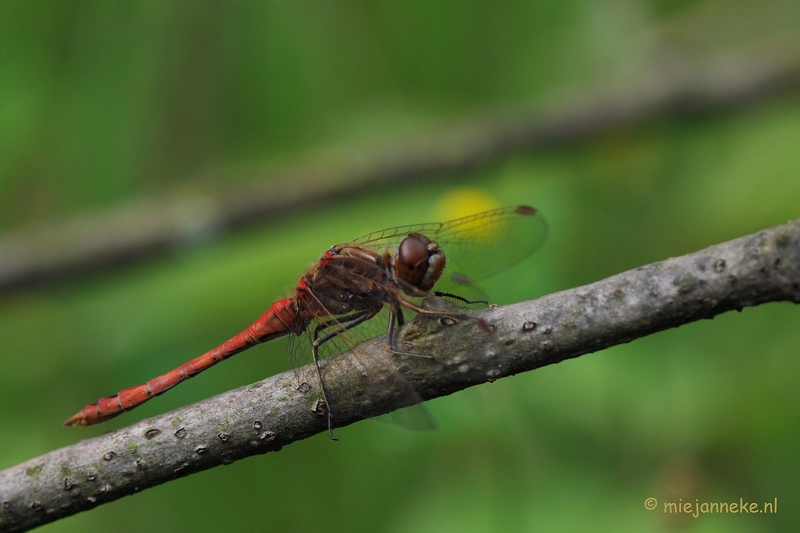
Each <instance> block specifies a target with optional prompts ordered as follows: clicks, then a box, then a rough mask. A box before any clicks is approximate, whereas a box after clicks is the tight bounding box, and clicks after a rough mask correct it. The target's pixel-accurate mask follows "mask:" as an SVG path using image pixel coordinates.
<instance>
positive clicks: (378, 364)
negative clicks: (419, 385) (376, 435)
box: [288, 306, 436, 430]
mask: <svg viewBox="0 0 800 533" xmlns="http://www.w3.org/2000/svg"><path fill="white" fill-rule="evenodd" d="M347 323H348V317H347V316H338V317H337V316H333V315H330V316H325V317H318V318H316V319H314V320H313V321H312V322H311V324H310V325H309V327H308V329H307V330H306V331H305V332H304V333H303V334H301V335H299V336H297V335H292V336H291V337H290V339H289V345H288V358H289V364H290V366H291V367H292V368H293V369H294V370H295V375H296V376H297V380H298V386H300V385H301V384H302V383H307V384H308V386H310V387H311V388H314V389H316V388H318V387H319V380H318V377H317V374H316V370H315V369H314V367H313V365H311V366H306V365H308V364H309V363H313V356H312V343H313V342H314V339H315V338H320V337H322V336H324V335H325V334H327V333H329V332H331V331H334V330H335V331H337V333H336V334H335V335H333V336H331V337H330V338H329V340H327V341H326V342H324V343H323V344H322V345H320V347H319V350H318V354H319V357H320V360H321V361H323V362H322V363H321V368H322V379H323V381H324V382H325V388H326V391H327V393H328V399H329V400H330V402H331V404H332V405H331V409H332V410H333V423H334V426H335V425H336V418H337V416H341V415H342V414H344V413H342V412H341V409H340V406H339V401H340V400H341V399H342V397H343V395H346V396H347V397H353V396H355V397H369V394H368V393H369V391H367V390H365V387H366V386H367V383H369V382H373V381H374V380H371V379H365V378H368V377H369V376H368V375H367V373H368V372H375V373H377V375H379V376H380V380H379V381H381V382H382V383H384V384H386V386H388V387H390V388H391V389H393V390H396V391H399V392H398V394H400V395H401V396H402V399H401V401H402V402H403V403H405V404H406V405H408V407H405V408H402V409H398V410H396V411H393V412H391V413H388V414H386V415H381V416H378V417H375V418H376V419H377V420H380V421H386V422H391V423H395V424H397V425H399V426H402V427H405V428H408V429H415V430H428V429H434V428H435V427H436V422H435V421H434V419H433V417H432V416H431V414H430V413H429V412H428V410H427V408H426V407H425V406H424V405H423V404H422V398H421V397H420V396H419V394H418V393H417V391H416V390H414V388H413V387H412V386H411V384H410V383H409V382H408V381H407V380H406V379H405V378H404V377H403V375H402V374H400V372H398V371H397V369H396V368H395V367H394V364H393V363H392V361H391V356H390V355H389V353H388V352H386V353H382V354H380V355H379V356H377V358H376V357H375V356H371V355H367V353H366V352H365V351H364V349H363V346H362V343H363V342H364V341H366V340H368V339H372V338H374V337H377V336H379V335H385V334H386V333H387V330H388V325H389V309H388V306H384V308H383V309H382V310H381V311H380V312H379V313H378V314H377V315H376V316H374V317H372V318H371V319H369V320H366V321H364V322H362V323H360V324H358V325H357V326H355V327H352V328H350V329H345V328H344V326H345V325H347ZM315 332H316V334H315ZM348 350H349V351H351V353H350V354H349V357H347V358H342V357H334V356H336V355H339V354H341V353H343V352H345V351H348ZM368 359H369V361H368ZM368 362H369V364H367V363H368ZM334 384H335V386H334ZM368 406H369V405H368V404H365V405H364V406H363V407H368ZM356 409H357V410H356V412H355V414H356V415H358V416H361V417H363V418H368V417H369V415H368V414H366V413H365V412H361V411H358V408H357V407H356Z"/></svg>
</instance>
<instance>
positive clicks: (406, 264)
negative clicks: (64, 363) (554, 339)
mask: <svg viewBox="0 0 800 533" xmlns="http://www.w3.org/2000/svg"><path fill="white" fill-rule="evenodd" d="M547 233H548V226H547V221H546V220H545V218H544V217H543V216H542V215H541V214H540V213H539V212H538V211H537V210H536V209H534V208H532V207H528V206H512V207H504V208H500V209H494V210H492V211H486V212H484V213H479V214H476V215H471V216H468V217H464V218H459V219H456V220H451V221H449V222H439V223H428V224H418V225H409V226H398V227H395V228H390V229H385V230H382V231H376V232H373V233H369V234H367V235H364V236H363V237H360V238H358V239H356V240H355V241H353V242H350V243H346V244H339V245H336V246H333V247H331V248H330V249H329V250H328V251H327V252H325V254H324V255H323V256H322V258H321V259H320V260H319V262H318V263H317V264H315V265H314V266H313V267H312V268H311V269H310V270H309V271H308V272H307V273H306V275H305V276H303V277H302V278H301V279H300V281H299V282H298V284H297V288H296V289H295V293H294V296H293V297H291V298H284V299H282V300H278V301H276V302H274V303H273V304H272V306H270V308H269V309H268V310H267V311H266V312H265V313H264V314H263V315H261V317H260V318H259V319H258V320H256V321H255V322H254V323H253V324H252V325H250V327H248V328H247V329H245V330H244V331H242V332H241V333H239V334H238V335H236V336H234V337H232V338H230V339H228V340H227V341H225V342H224V343H222V344H221V345H219V346H217V347H216V348H214V349H213V350H211V351H209V352H207V353H205V354H203V355H201V356H200V357H197V358H195V359H192V360H191V361H189V362H187V363H184V364H183V365H181V366H179V367H178V368H176V369H174V370H171V371H169V372H167V373H166V374H163V375H161V376H158V377H157V378H153V379H151V380H150V381H147V382H146V383H143V384H141V385H137V386H136V387H131V388H129V389H125V390H123V391H121V392H118V393H117V394H115V395H113V396H109V397H107V398H101V399H100V400H98V401H97V403H93V404H89V405H87V406H86V407H84V408H83V409H81V410H80V412H78V413H77V414H75V415H74V416H72V417H71V418H70V419H69V420H67V421H66V422H65V423H64V424H65V425H67V426H88V425H91V424H97V423H99V422H103V421H105V420H109V419H111V418H114V417H116V416H118V415H120V414H122V413H123V412H125V411H129V410H131V409H133V408H135V407H137V406H139V405H141V404H143V403H144V402H146V401H147V400H149V399H150V398H153V397H154V396H158V395H159V394H162V393H164V392H166V391H167V390H169V389H171V388H172V387H174V386H175V385H177V384H178V383H180V382H182V381H184V380H186V379H188V378H191V377H194V376H196V375H197V374H199V373H200V372H202V371H203V370H206V369H207V368H210V367H211V366H213V365H215V364H216V363H219V362H220V361H223V360H225V359H227V358H228V357H230V356H232V355H234V354H237V353H239V352H241V351H243V350H246V349H248V348H250V347H251V346H254V345H256V344H259V343H262V342H267V341H270V340H272V339H275V338H277V337H282V336H284V335H292V336H293V338H294V339H301V338H303V337H305V338H306V347H305V349H304V350H302V351H304V352H307V351H310V352H311V358H312V360H313V362H314V365H315V367H316V374H317V378H318V379H319V385H320V390H321V392H322V399H323V400H324V402H325V405H326V410H327V418H328V433H329V436H330V438H331V439H333V440H336V438H335V437H334V436H333V414H332V409H331V404H330V403H329V402H328V395H327V393H326V387H325V384H324V381H323V378H322V371H321V370H320V360H321V359H324V358H325V357H328V356H330V355H333V354H335V353H339V352H341V351H343V350H344V349H346V348H348V347H350V348H352V347H353V345H354V344H355V343H356V342H358V340H363V338H365V337H366V336H367V335H364V334H363V333H362V334H360V335H356V336H353V333H352V332H353V330H354V329H359V328H358V327H359V326H361V325H363V324H366V323H367V321H369V320H371V319H373V318H374V317H376V316H377V315H378V314H379V313H381V312H382V311H384V310H388V335H387V342H386V348H387V350H389V351H390V352H393V353H399V354H404V355H416V356H420V357H428V358H431V359H433V357H432V356H426V355H423V354H409V353H406V352H402V351H398V350H395V349H394V346H393V333H394V328H395V326H402V325H403V323H404V321H405V319H404V316H403V309H404V308H405V309H408V310H409V311H413V312H417V313H434V312H433V311H428V310H426V309H423V308H421V307H420V306H419V305H417V303H416V302H415V300H417V301H418V300H419V298H421V297H427V296H432V295H433V296H450V297H453V298H455V299H458V300H461V301H462V302H467V303H473V302H469V300H467V299H466V298H464V297H461V296H458V294H457V293H458V291H459V287H465V286H466V285H469V284H471V282H472V281H474V280H476V279H480V278H483V277H486V276H489V275H491V274H494V273H496V272H499V271H501V270H503V269H505V268H508V267H509V266H511V265H513V264H514V263H517V262H519V261H521V260H522V259H524V258H525V257H527V256H529V255H530V254H532V253H533V252H534V251H535V250H536V249H538V248H539V247H540V246H541V245H542V244H543V243H544V241H545V239H546V238H547ZM434 286H436V287H437V289H439V288H445V289H447V290H448V291H449V290H453V292H443V291H442V290H436V291H434V290H433V288H434ZM382 314H385V312H384V313H382ZM361 329H363V328H361ZM376 334H377V332H375V331H372V332H371V333H370V335H372V336H374V335H376ZM353 338H355V339H357V340H355V341H353V340H352V339H353ZM302 345H303V343H302V342H300V343H298V342H290V343H289V359H290V362H291V363H292V366H299V364H300V362H301V361H303V360H304V359H306V360H307V355H306V354H303V353H297V352H298V350H300V347H301V346H302ZM309 345H310V350H309Z"/></svg>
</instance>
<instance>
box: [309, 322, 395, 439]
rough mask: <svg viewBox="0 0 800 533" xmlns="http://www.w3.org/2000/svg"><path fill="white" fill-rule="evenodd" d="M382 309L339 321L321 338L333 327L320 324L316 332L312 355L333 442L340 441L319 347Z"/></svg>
mask: <svg viewBox="0 0 800 533" xmlns="http://www.w3.org/2000/svg"><path fill="white" fill-rule="evenodd" d="M379 311H380V308H378V309H374V310H373V309H368V310H365V311H358V312H356V313H353V314H351V315H348V316H346V317H344V318H345V320H346V321H345V322H341V321H337V322H336V323H335V325H336V327H333V329H331V330H330V331H328V332H327V333H325V334H324V335H323V336H322V337H319V334H320V333H321V332H322V331H324V330H326V329H328V328H331V327H332V326H331V325H328V324H320V325H319V326H317V328H316V329H315V330H314V342H312V343H311V355H312V357H313V358H314V367H315V368H316V369H317V377H318V378H319V387H320V390H321V391H322V399H323V400H324V401H325V406H326V407H327V410H328V437H330V439H331V440H339V439H338V438H336V437H334V435H333V410H332V409H331V403H330V402H329V401H328V394H327V392H326V391H325V382H324V381H323V379H322V371H321V370H320V368H319V347H320V346H322V345H323V344H325V343H326V342H328V341H329V340H331V339H333V338H334V337H336V336H337V335H339V334H341V333H344V332H345V331H347V330H349V329H352V328H354V327H356V326H357V325H359V324H362V323H363V322H365V321H367V320H369V319H370V318H372V317H374V316H375V315H377V314H378V312H379Z"/></svg>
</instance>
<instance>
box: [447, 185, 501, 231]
mask: <svg viewBox="0 0 800 533" xmlns="http://www.w3.org/2000/svg"><path fill="white" fill-rule="evenodd" d="M498 207H500V206H499V204H498V203H497V201H496V200H495V199H494V198H492V196H490V195H489V194H488V193H487V192H485V191H482V190H480V189H474V188H469V187H461V188H458V189H453V190H452V191H450V192H448V193H446V194H445V195H444V196H442V198H441V199H440V200H439V204H438V212H439V214H440V220H442V221H443V222H444V221H448V220H453V219H456V218H462V217H467V216H469V215H474V214H476V213H483V212H485V211H489V210H491V209H496V208H498ZM488 222H489V221H488V220H487V219H486V218H485V217H479V218H475V219H474V220H468V221H464V222H463V223H462V224H461V225H460V226H459V231H460V232H461V233H462V235H463V238H465V239H469V240H473V241H476V242H480V241H483V240H486V239H490V238H491V237H492V233H496V232H497V231H498V228H497V227H493V225H492V224H489V223H488Z"/></svg>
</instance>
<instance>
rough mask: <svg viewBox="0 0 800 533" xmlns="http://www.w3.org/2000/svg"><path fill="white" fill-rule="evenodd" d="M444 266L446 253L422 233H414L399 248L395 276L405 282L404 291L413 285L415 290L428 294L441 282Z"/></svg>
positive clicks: (395, 258)
mask: <svg viewBox="0 0 800 533" xmlns="http://www.w3.org/2000/svg"><path fill="white" fill-rule="evenodd" d="M444 265H445V257H444V252H442V251H441V250H440V249H439V245H438V244H437V243H435V242H433V241H431V240H430V239H429V238H427V237H426V236H425V235H422V234H421V233H412V234H410V235H409V236H408V237H406V238H405V239H403V241H402V242H401V243H400V246H399V247H398V248H397V254H396V255H395V256H394V275H395V277H396V278H397V279H398V280H399V281H401V282H404V283H401V285H402V286H403V287H404V290H405V286H406V285H411V287H412V288H413V289H415V290H418V291H425V292H428V291H430V290H431V289H433V286H434V285H435V284H436V282H437V281H439V278H440V277H441V275H442V271H443V270H444ZM415 290H412V292H416V291H415ZM406 292H408V291H407V290H406Z"/></svg>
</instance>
